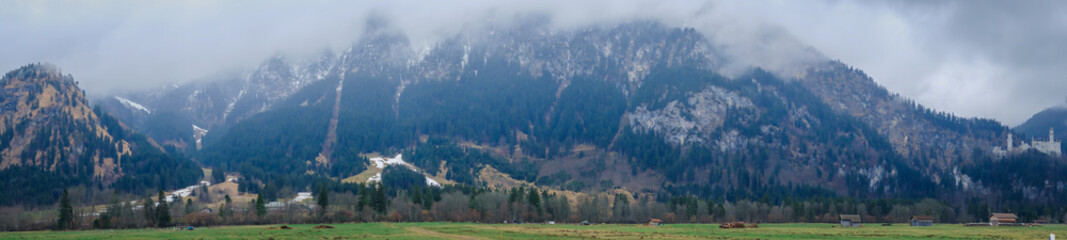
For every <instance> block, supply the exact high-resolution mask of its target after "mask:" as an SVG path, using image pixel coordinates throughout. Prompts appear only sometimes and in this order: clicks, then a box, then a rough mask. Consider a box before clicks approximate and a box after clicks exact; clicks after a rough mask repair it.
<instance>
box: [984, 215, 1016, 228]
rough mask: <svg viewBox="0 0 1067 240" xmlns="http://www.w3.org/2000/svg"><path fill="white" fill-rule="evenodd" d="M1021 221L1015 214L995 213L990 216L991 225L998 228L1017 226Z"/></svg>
mask: <svg viewBox="0 0 1067 240" xmlns="http://www.w3.org/2000/svg"><path fill="white" fill-rule="evenodd" d="M1018 221H1019V217H1017V216H1015V214H1014V213H993V215H989V224H990V225H993V226H997V225H1000V224H1015V223H1016V222H1018Z"/></svg>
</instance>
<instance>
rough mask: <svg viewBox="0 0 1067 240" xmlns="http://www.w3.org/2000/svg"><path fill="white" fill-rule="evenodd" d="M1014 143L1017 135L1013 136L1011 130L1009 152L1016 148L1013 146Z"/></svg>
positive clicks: (1009, 133)
mask: <svg viewBox="0 0 1067 240" xmlns="http://www.w3.org/2000/svg"><path fill="white" fill-rule="evenodd" d="M1014 143H1015V137H1014V136H1012V134H1011V132H1008V144H1007V146H1008V152H1011V150H1012V149H1015V147H1014V146H1012V145H1014Z"/></svg>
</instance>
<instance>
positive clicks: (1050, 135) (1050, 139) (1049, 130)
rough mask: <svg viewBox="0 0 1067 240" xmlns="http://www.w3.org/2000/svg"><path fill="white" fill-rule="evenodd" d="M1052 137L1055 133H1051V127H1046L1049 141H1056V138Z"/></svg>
mask: <svg viewBox="0 0 1067 240" xmlns="http://www.w3.org/2000/svg"><path fill="white" fill-rule="evenodd" d="M1054 138H1055V134H1052V128H1048V141H1049V142H1053V141H1056V140H1054Z"/></svg>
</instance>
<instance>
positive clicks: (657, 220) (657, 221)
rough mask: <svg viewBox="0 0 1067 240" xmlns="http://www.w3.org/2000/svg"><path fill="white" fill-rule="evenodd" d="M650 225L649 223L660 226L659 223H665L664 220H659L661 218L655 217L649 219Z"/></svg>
mask: <svg viewBox="0 0 1067 240" xmlns="http://www.w3.org/2000/svg"><path fill="white" fill-rule="evenodd" d="M648 225H649V226H659V225H663V220H659V219H656V218H653V219H649V220H648Z"/></svg>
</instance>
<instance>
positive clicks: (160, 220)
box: [156, 189, 170, 227]
mask: <svg viewBox="0 0 1067 240" xmlns="http://www.w3.org/2000/svg"><path fill="white" fill-rule="evenodd" d="M158 199H159V206H158V207H156V226H157V227H165V226H167V225H170V203H167V199H166V196H163V190H162V189H160V190H159V197H158Z"/></svg>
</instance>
